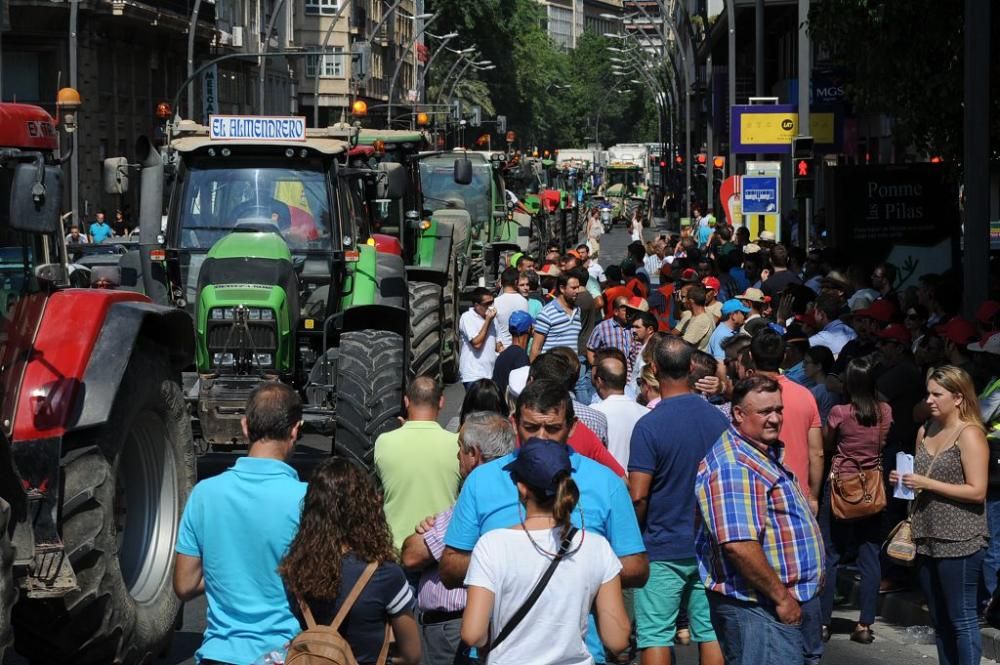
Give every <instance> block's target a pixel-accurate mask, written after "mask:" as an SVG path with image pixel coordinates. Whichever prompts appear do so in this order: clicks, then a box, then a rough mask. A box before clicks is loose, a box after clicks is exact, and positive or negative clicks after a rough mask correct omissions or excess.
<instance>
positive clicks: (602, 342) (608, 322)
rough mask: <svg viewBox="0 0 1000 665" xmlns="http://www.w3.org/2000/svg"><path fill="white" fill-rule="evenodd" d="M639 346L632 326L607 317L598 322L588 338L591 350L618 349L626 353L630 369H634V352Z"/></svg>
mask: <svg viewBox="0 0 1000 665" xmlns="http://www.w3.org/2000/svg"><path fill="white" fill-rule="evenodd" d="M637 346H638V344H636V341H635V335H633V334H632V328H631V327H629V326H627V325H624V326H623V325H622V324H621V323H619V322H618V319H615V318H611V319H605V320H603V321H601V322H600V323H598V324H597V327H595V328H594V332H592V333H590V339H588V340H587V348H588V349H590V350H591V351H600V350H601V349H618V350H619V351H621V352H622V353H624V354H625V361H626V362H627V363H628V368H627V369H628V371H629V372H631V371H632V359H633V352H634V350H635V348H636V347H637Z"/></svg>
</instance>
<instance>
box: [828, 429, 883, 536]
mask: <svg viewBox="0 0 1000 665" xmlns="http://www.w3.org/2000/svg"><path fill="white" fill-rule="evenodd" d="M880 438H881V427H879V426H876V428H875V447H876V449H877V452H881V449H880V446H879V440H880ZM845 467H846V468H845ZM852 467H853V468H852ZM885 505H886V500H885V482H884V481H883V478H882V464H881V462H880V463H879V465H878V466H877V467H875V468H874V469H862V468H861V465H860V464H859V463H858V461H857V460H856V459H854V458H853V457H849V456H847V455H842V454H841V453H839V452H838V453H837V454H836V455H834V457H833V464H832V468H831V471H830V509H831V510H832V511H833V516H834V517H835V518H837V519H838V520H841V521H843V522H849V521H852V520H860V519H863V518H865V517H871V516H872V515H877V514H879V513H880V512H882V511H883V510H885Z"/></svg>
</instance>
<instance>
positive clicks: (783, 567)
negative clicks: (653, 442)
mask: <svg viewBox="0 0 1000 665" xmlns="http://www.w3.org/2000/svg"><path fill="white" fill-rule="evenodd" d="M783 454H784V445H783V444H781V443H780V442H779V443H778V444H776V445H774V446H768V447H767V448H766V451H765V450H762V444H756V443H752V442H750V441H749V440H748V439H746V438H744V437H743V436H741V435H740V434H739V432H737V431H736V430H735V429H734V428H732V427H730V428H729V429H728V430H726V431H725V432H723V433H722V436H721V437H719V440H718V441H717V442H716V443H715V446H713V447H712V450H710V451H709V453H708V455H706V456H705V459H703V460H702V462H701V465H700V466H699V467H698V476H697V478H696V480H695V495H696V496H697V498H698V519H697V535H696V538H695V550H696V552H697V556H698V572H699V573H700V574H701V579H702V582H704V583H705V587H706V588H707V589H709V590H710V591H716V592H718V593H721V594H723V595H726V596H730V597H733V598H736V599H738V600H744V601H749V602H755V603H760V604H770V600H769V599H767V598H766V597H764V596H762V595H761V594H759V593H758V591H757V590H756V589H755V588H754V586H753V585H752V584H750V582H749V580H747V579H746V578H745V577H744V576H743V575H742V574H741V573H740V572H739V570H738V569H737V568H736V566H735V565H733V564H732V563H731V562H730V561H728V560H727V559H726V557H725V555H724V554H723V551H722V545H723V544H725V543H731V542H737V541H757V542H758V543H760V545H761V548H763V550H764V556H765V558H766V559H767V561H768V563H769V564H770V565H771V568H773V569H774V572H775V573H776V574H777V575H778V578H779V579H780V580H781V582H782V584H784V585H785V586H786V587H787V588H788V590H789V592H791V594H792V595H793V596H794V597H795V598H796V599H798V600H799V601H800V602H805V601H807V600H810V599H811V598H813V597H814V596H815V595H816V594H817V593H818V592H819V588H820V584H821V583H822V580H823V569H824V561H823V540H822V538H821V536H820V532H819V526H818V525H817V524H816V519H815V518H814V517H813V514H812V511H811V510H810V509H809V503H808V502H807V501H806V499H805V497H804V496H803V494H802V490H801V489H800V488H799V483H798V481H796V480H795V477H794V476H793V475H792V472H791V471H789V470H788V469H786V468H785V467H784V466H783V465H782V462H781V458H782V456H783Z"/></svg>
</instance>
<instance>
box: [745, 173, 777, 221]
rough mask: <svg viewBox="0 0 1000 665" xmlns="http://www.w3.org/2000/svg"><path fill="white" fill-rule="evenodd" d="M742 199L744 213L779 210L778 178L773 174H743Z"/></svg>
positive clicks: (755, 213) (766, 212)
mask: <svg viewBox="0 0 1000 665" xmlns="http://www.w3.org/2000/svg"><path fill="white" fill-rule="evenodd" d="M742 201H743V214H744V215H764V214H773V213H777V212H780V208H781V203H780V201H781V196H780V192H779V190H778V179H777V178H776V177H774V176H743V196H742Z"/></svg>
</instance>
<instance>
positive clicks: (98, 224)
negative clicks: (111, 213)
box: [88, 210, 112, 243]
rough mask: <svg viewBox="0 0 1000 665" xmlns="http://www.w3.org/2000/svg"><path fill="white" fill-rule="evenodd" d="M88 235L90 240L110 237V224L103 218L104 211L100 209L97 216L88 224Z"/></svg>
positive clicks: (102, 240) (101, 239)
mask: <svg viewBox="0 0 1000 665" xmlns="http://www.w3.org/2000/svg"><path fill="white" fill-rule="evenodd" d="M88 232H89V235H90V242H94V243H97V242H104V241H105V240H107V239H108V238H110V237H111V235H112V233H111V226H110V225H109V224H108V222H107V221H106V220H105V219H104V211H103V210H101V211H100V212H98V213H97V218H96V219H95V220H94V223H93V224H91V225H90V228H89V229H88Z"/></svg>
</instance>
